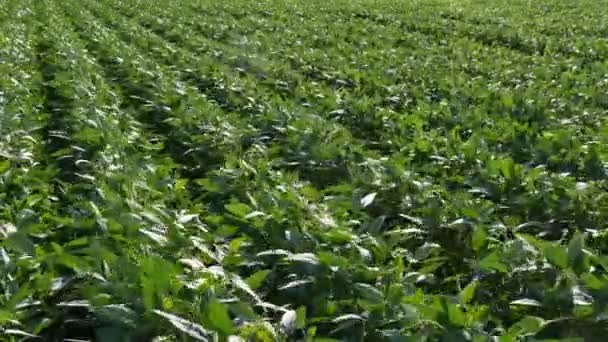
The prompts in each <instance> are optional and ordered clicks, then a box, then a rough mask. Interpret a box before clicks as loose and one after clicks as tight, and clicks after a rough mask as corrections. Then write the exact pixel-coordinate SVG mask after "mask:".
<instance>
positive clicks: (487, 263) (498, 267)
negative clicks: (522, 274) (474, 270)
mask: <svg viewBox="0 0 608 342" xmlns="http://www.w3.org/2000/svg"><path fill="white" fill-rule="evenodd" d="M479 267H481V268H482V269H486V270H494V271H499V272H502V273H507V272H508V271H509V269H508V268H507V265H505V264H504V263H503V262H502V260H501V258H500V255H499V254H498V252H493V253H491V254H490V255H488V256H486V257H485V258H483V259H482V260H481V261H480V262H479Z"/></svg>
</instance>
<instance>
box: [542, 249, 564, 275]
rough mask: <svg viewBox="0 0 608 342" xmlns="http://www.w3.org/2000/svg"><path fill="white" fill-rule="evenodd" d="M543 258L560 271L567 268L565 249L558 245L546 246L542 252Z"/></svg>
mask: <svg viewBox="0 0 608 342" xmlns="http://www.w3.org/2000/svg"><path fill="white" fill-rule="evenodd" d="M543 252H544V255H545V258H547V260H548V261H549V262H550V263H552V264H553V265H555V266H557V267H559V268H560V269H566V268H567V267H568V255H567V254H566V249H565V248H564V247H562V246H559V245H553V244H551V245H548V246H547V247H545V249H544V250H543Z"/></svg>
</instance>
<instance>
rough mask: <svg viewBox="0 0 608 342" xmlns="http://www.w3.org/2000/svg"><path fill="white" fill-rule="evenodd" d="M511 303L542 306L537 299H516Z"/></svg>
mask: <svg viewBox="0 0 608 342" xmlns="http://www.w3.org/2000/svg"><path fill="white" fill-rule="evenodd" d="M510 304H511V305H523V306H539V307H540V306H542V304H541V303H540V302H539V301H537V300H536V299H531V298H522V299H517V300H514V301H512V302H511V303H510Z"/></svg>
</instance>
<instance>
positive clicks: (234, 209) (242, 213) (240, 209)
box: [224, 203, 252, 218]
mask: <svg viewBox="0 0 608 342" xmlns="http://www.w3.org/2000/svg"><path fill="white" fill-rule="evenodd" d="M224 207H225V208H226V210H228V212H229V213H231V214H232V215H234V216H236V217H241V218H244V217H246V216H247V214H249V213H250V212H252V210H251V208H250V207H249V206H248V205H247V204H244V203H230V204H226V205H225V206H224Z"/></svg>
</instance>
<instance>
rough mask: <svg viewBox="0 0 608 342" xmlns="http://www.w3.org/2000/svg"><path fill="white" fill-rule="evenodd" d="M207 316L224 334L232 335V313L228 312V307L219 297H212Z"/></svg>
mask: <svg viewBox="0 0 608 342" xmlns="http://www.w3.org/2000/svg"><path fill="white" fill-rule="evenodd" d="M207 316H208V317H209V320H210V321H211V324H213V326H214V327H215V328H217V329H218V330H219V331H220V332H221V333H222V334H225V335H230V334H231V333H232V332H233V330H234V326H233V325H232V319H230V315H229V314H228V309H226V306H225V305H224V304H222V303H220V302H219V301H218V300H217V299H215V298H212V299H211V300H210V301H209V303H208V306H207Z"/></svg>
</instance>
